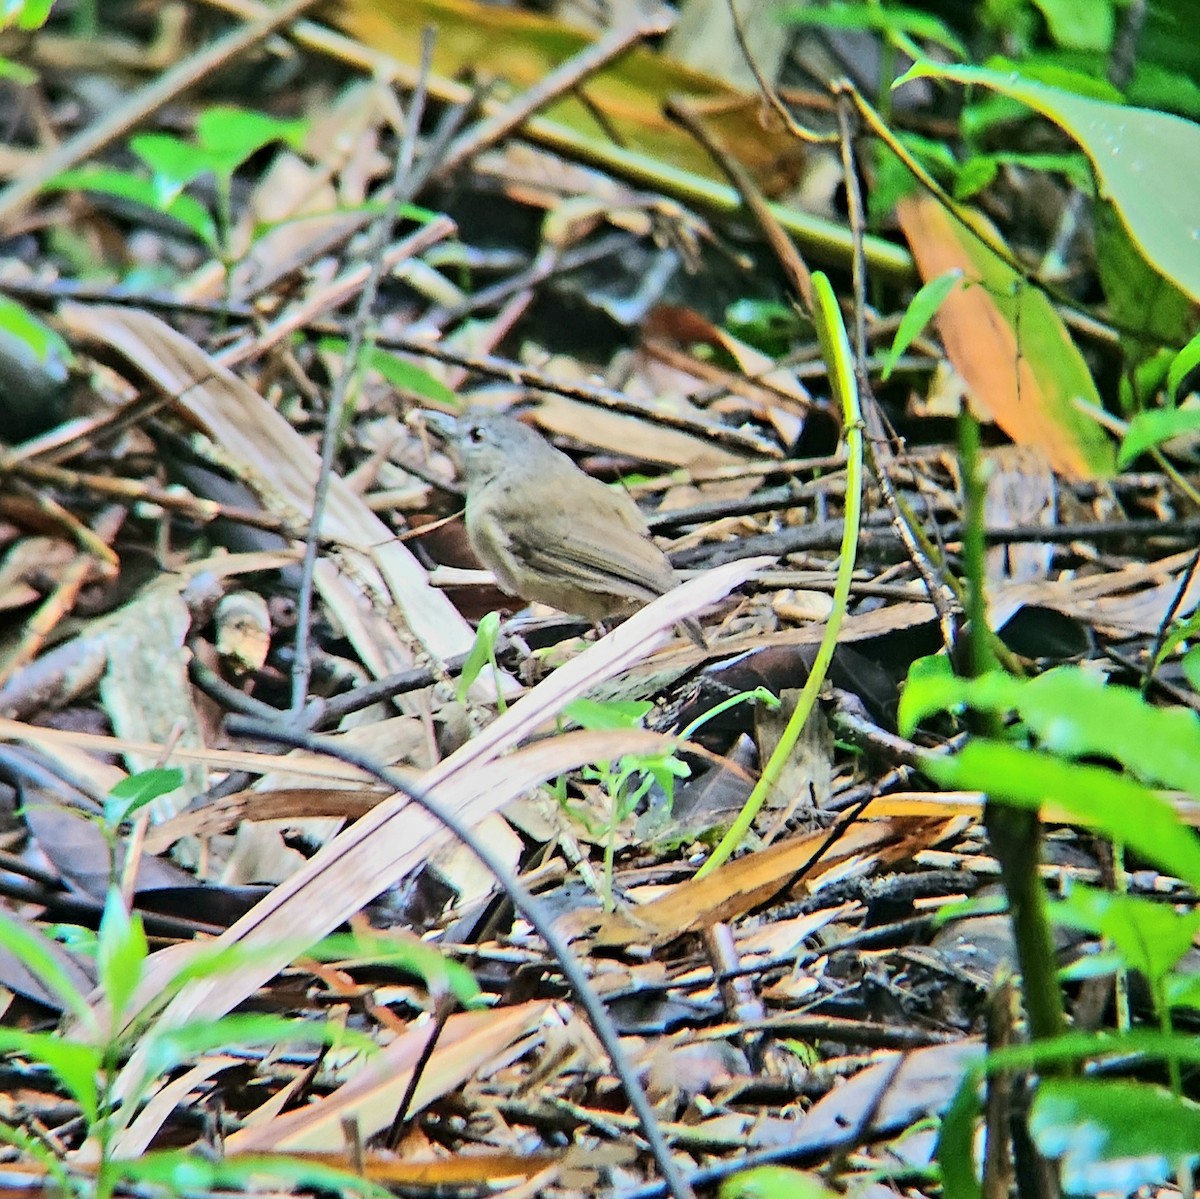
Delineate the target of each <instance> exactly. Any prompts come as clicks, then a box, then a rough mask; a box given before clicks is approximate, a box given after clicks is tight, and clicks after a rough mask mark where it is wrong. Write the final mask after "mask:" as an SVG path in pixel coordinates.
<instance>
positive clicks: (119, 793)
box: [104, 766, 183, 826]
mask: <svg viewBox="0 0 1200 1199" xmlns="http://www.w3.org/2000/svg"><path fill="white" fill-rule="evenodd" d="M182 786H183V771H182V770H180V769H179V768H178V767H177V766H170V767H165V768H156V769H153V770H140V771H138V772H137V773H136V774H131V775H128V776H127V777H126V778H123V779H121V780H120V781H119V782H118V783H117V784H116V785H115V786H114V787H113V788H112V790H111V791H109V793H108V798H109V800H110V801H112V802H106V803H105V805H104V809H105V810H104V818H105V819H106V820H107V821H108V823H109V824H110V825H114V826H115V825H118V824H120V823H121V821H122V820H127V819H128V818H129V817H130V816H132V815H133V813H134V812H136V811H138V809H139V808H144V807H145V806H146V805H147V804H148V803H153V802H154V800H156V799H158V798H159V797H160V796H162V795H169V794H170V793H171V792H172V791H174V790H176V789H177V788H179V787H182Z"/></svg>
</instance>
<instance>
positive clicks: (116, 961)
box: [96, 887, 149, 1025]
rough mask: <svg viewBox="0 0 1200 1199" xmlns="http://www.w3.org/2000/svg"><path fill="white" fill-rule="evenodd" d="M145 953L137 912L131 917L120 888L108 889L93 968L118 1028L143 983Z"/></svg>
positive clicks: (142, 929) (144, 934)
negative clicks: (135, 993)
mask: <svg viewBox="0 0 1200 1199" xmlns="http://www.w3.org/2000/svg"><path fill="white" fill-rule="evenodd" d="M147 953H149V947H148V946H147V944H146V931H145V929H144V928H143V927H142V918H141V916H139V915H138V914H137V913H136V912H134V913H132V914H130V912H129V909H128V908H127V907H126V906H125V900H124V898H123V897H122V895H121V891H120V888H118V887H109V889H108V895H107V896H106V898H105V900H104V913H103V915H102V916H101V917H100V935H99V938H98V940H97V944H96V966H97V970H98V973H99V980H100V986H101V987H102V988H103V990H104V994H105V998H106V999H107V1000H108V1003H109V1007H110V1008H111V1009H112V1017H113V1023H114V1025H119V1024H120V1021H121V1017H122V1015H123V1013H124V1011H125V1008H126V1005H127V1004H128V1003H129V1000H130V999H131V998H132V997H133V993H134V992H135V991H136V990H137V988H138V984H139V983H140V982H141V981H142V969H143V967H144V966H145V962H146V955H147Z"/></svg>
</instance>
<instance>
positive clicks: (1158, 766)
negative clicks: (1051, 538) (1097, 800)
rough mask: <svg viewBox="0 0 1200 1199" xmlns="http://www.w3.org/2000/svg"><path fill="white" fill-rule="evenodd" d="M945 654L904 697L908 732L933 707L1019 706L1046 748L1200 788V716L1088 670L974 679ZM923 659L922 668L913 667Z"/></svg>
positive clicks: (915, 678)
mask: <svg viewBox="0 0 1200 1199" xmlns="http://www.w3.org/2000/svg"><path fill="white" fill-rule="evenodd" d="M938 661H944V659H935V660H934V664H932V665H931V664H930V659H921V660H920V662H919V663H917V664H914V669H913V670H912V671H910V673H909V678H908V682H907V683H906V684H905V688H904V694H903V696H902V697H901V701H900V717H899V719H900V727H901V729H902V730H904V731H905V732H906V734H907V733H911V732H912V730H913V729H914V728H915V727H916V725H917V724H918V723H919V722H920V721H921V720H922V719H923V718H924V717H925V716H926V715H928V714H929V713H931V712H936V711H945V710H948V709H951V708H954V707H956V706H958V705H960V704H966V705H968V706H970V707H972V708H975V709H976V710H978V711H985V712H996V713H999V714H1001V715H1003V714H1005V713H1008V712H1016V713H1017V714H1018V715H1019V716H1020V717H1021V719H1022V720H1023V721H1024V722H1025V724H1026V725H1027V726H1028V728H1029V730H1030V731H1031V732H1032V733H1034V734H1035V735H1036V736H1037V737H1038V738H1039V740H1040V742H1041V746H1042V748H1043V749H1046V750H1049V751H1052V752H1054V753H1057V754H1060V755H1066V756H1070V757H1091V756H1098V757H1106V758H1114V759H1115V760H1116V761H1118V762H1120V763H1121V764H1122V765H1123V766H1126V767H1128V768H1129V769H1131V770H1133V771H1135V772H1136V773H1137V774H1139V775H1141V776H1142V777H1143V778H1146V779H1149V780H1152V781H1156V782H1161V783H1164V784H1166V785H1167V786H1170V787H1178V788H1179V789H1180V790H1182V791H1187V792H1189V793H1193V794H1200V791H1197V788H1200V716H1197V714H1196V713H1195V712H1193V711H1191V710H1190V709H1188V708H1184V707H1155V706H1154V705H1153V704H1150V703H1148V702H1147V701H1146V700H1145V699H1144V698H1143V696H1142V694H1141V692H1139V691H1137V690H1135V689H1134V688H1132V687H1118V686H1116V685H1114V684H1108V683H1106V682H1105V680H1104V678H1103V677H1102V676H1099V675H1097V674H1095V673H1094V672H1092V671H1089V670H1082V669H1078V668H1076V667H1069V666H1061V667H1058V668H1057V669H1055V670H1049V671H1047V672H1046V673H1045V674H1043V675H1040V676H1038V677H1037V678H1035V679H1017V678H1014V677H1012V676H1011V675H1007V674H1004V673H1002V672H1000V671H995V672H992V673H989V674H985V675H980V676H979V677H978V678H975V679H963V678H958V677H957V676H955V675H953V674H951V673H950V671H949V668H948V666H939V665H937V664H936V663H937V662H938ZM918 665H919V666H920V670H917V669H916V667H917V666H918Z"/></svg>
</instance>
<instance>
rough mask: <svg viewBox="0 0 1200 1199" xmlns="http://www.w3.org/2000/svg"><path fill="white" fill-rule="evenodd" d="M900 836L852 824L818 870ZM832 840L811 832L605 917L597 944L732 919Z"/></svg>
mask: <svg viewBox="0 0 1200 1199" xmlns="http://www.w3.org/2000/svg"><path fill="white" fill-rule="evenodd" d="M902 831H903V830H902V827H901V826H900V825H898V824H896V823H893V822H892V821H888V820H868V821H863V822H861V823H859V824H856V825H853V826H852V827H851V828H849V829H848V830H847V831H846V832H845V833H844V834H843V835H842V837H840V838H839V839H838V840H837V841H836V842H835V843H834V844H833V845H832V846H831V847H830V848H829V849H828V850H826V851H825V853H824V855H823V856H822V858H821V860H820V863H819V865H820V867H821V869H822V870H827V869H828V868H829V867H830V866H831V865H832V864H834V863H836V862H843V861H845V860H846V859H847V858H850V857H854V856H856V855H859V854H864V853H870V852H873V851H878V850H880V849H881V848H882V847H883V846H884V845H885V844H886V843H887V842H889V841H891V840H893V839H895V838H896V837H897V836H898V835H899V834H900V833H901V832H902ZM828 836H829V834H828V832H827V831H821V832H816V833H810V834H808V835H807V836H803V837H795V838H791V839H789V840H787V841H781V842H780V843H779V844H778V845H772V846H771V847H770V848H768V849H761V850H757V851H756V852H753V853H747V854H744V855H743V856H742V857H740V858H735V859H734V860H733V861H732V862H729V863H728V864H726V865H725V866H723V867H721V869H720V870H717V871H714V872H713V873H712V874H709V875H706V876H705V877H704V878H694V877H693V878H689V879H686V880H685V881H684V882H682V883H679V884H677V885H676V886H674V887H672V888H671V889H670V891H668V892H667V894H665V895H663V896H662V897H660V898H659V899H656V900H654V901H653V902H652V903H647V904H643V905H642V906H641V907H638V908H632V909H627V910H626V911H624V912H614V913H612V914H611V915H607V916H604V917H603V918H602V919H601V922H600V928H599V931H598V932H597V934H596V937H595V943H596V944H597V945H601V946H611V945H628V944H630V943H632V942H637V943H639V944H644V943H646V942H650V943H651V944H661V943H662V942H665V941H670V940H673V939H674V938H675V937H679V936H682V935H683V934H684V933H687V932H695V931H696V930H698V929H702V928H706V927H707V926H709V925H711V924H716V923H718V922H720V921H729V920H734V919H736V918H737V917H738V916H742V915H744V914H745V913H746V912H748V911H750V910H751V909H752V908H754V907H757V906H758V905H759V904H761V903H764V902H766V900H768V899H769V898H770V897H771V896H772V895H774V894H775V893H776V892H778V891H779V889H780V888H781V887H783V886H785V885H788V884H789V883H790V882H791V880H792V879H793V876H795V875H797V874H798V873H799V871H800V870H802V869H803V868H804V867H805V866H807V865H809V863H810V861H811V859H812V857H813V855H814V854H815V853H816V852H817V851H818V850H819V849H820V847H821V846H822V845H823V844H824V843H825V841H826V839H827V838H828Z"/></svg>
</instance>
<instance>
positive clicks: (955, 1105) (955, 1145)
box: [934, 1070, 983, 1199]
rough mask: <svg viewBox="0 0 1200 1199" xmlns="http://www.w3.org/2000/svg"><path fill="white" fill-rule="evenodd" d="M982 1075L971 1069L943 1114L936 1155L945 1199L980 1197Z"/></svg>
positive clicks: (981, 1191) (977, 1198)
mask: <svg viewBox="0 0 1200 1199" xmlns="http://www.w3.org/2000/svg"><path fill="white" fill-rule="evenodd" d="M979 1113H980V1105H979V1075H978V1073H977V1072H976V1071H975V1070H968V1071H967V1073H966V1074H965V1075H964V1076H963V1080H962V1082H960V1083H959V1084H958V1090H957V1091H955V1093H954V1098H953V1099H952V1100H951V1101H950V1106H949V1107H948V1108H947V1109H946V1112H945V1114H944V1115H943V1116H942V1127H941V1130H940V1131H939V1133H938V1140H937V1148H936V1149H935V1150H934V1157H935V1158H936V1159H937V1163H938V1166H939V1168H940V1170H941V1175H942V1199H980V1196H981V1195H982V1194H983V1188H982V1187H981V1186H980V1185H979V1179H978V1178H976V1177H975V1124H976V1121H977V1120H978V1118H979Z"/></svg>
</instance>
